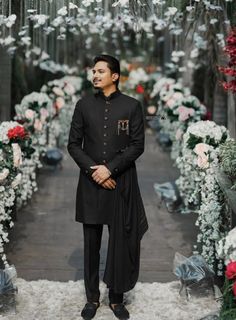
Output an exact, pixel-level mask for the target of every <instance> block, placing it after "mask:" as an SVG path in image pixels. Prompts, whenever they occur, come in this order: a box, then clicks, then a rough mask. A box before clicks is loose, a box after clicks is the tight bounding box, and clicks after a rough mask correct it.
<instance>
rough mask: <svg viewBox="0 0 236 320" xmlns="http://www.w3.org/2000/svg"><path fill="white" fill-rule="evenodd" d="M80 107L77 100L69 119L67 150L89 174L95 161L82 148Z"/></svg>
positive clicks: (82, 136) (82, 127) (82, 129)
mask: <svg viewBox="0 0 236 320" xmlns="http://www.w3.org/2000/svg"><path fill="white" fill-rule="evenodd" d="M81 107H82V105H81V100H79V101H78V102H77V104H76V106H75V110H74V114H73V117H72V121H71V127H70V133H69V141H68V144H67V150H68V152H69V154H70V155H71V157H72V158H73V159H74V161H75V162H76V163H77V165H78V166H79V167H80V169H81V170H83V172H84V173H86V174H87V175H89V176H91V174H92V173H93V172H94V170H93V169H91V168H90V166H95V165H96V162H95V161H94V160H93V159H91V157H90V156H89V155H88V154H87V153H86V152H85V151H84V150H83V149H82V143H83V139H84V119H83V114H82V110H81Z"/></svg>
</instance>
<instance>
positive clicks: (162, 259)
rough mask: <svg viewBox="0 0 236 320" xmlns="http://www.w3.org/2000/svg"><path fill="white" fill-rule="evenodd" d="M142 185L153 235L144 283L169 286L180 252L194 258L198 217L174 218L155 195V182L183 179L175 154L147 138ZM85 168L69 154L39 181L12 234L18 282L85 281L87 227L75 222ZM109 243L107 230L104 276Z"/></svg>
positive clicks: (145, 255) (145, 250)
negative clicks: (81, 172)
mask: <svg viewBox="0 0 236 320" xmlns="http://www.w3.org/2000/svg"><path fill="white" fill-rule="evenodd" d="M136 164H137V169H138V177H139V185H140V190H141V194H142V197H143V202H144V205H145V209H146V214H147V217H148V221H149V230H148V231H147V233H146V234H145V235H144V237H143V240H142V247H141V266H140V276H139V281H141V282H168V281H172V280H175V279H176V277H175V276H174V274H173V273H172V266H173V258H174V254H175V252H180V253H181V254H183V255H190V254H191V250H192V245H193V244H194V243H195V240H196V233H197V230H196V227H195V226H194V221H195V219H196V217H195V216H194V214H189V215H181V214H171V213H169V212H168V211H167V210H166V208H165V207H164V205H162V206H160V205H159V204H160V199H159V198H158V197H157V195H156V194H155V192H154V188H153V184H154V182H166V181H172V180H174V179H175V178H176V177H178V172H177V170H176V168H174V167H173V166H172V162H171V160H170V157H169V154H168V153H164V152H163V151H162V150H161V149H160V147H159V146H158V144H157V143H156V141H155V136H154V134H151V133H150V132H149V133H146V147H145V152H144V153H143V155H142V156H141V157H140V158H139V159H138V160H137V161H136ZM78 176H79V168H78V167H77V166H76V164H75V163H74V162H73V160H72V159H71V158H70V157H69V155H68V153H67V152H66V151H65V157H64V161H63V167H62V169H57V170H52V169H51V168H43V169H42V170H41V172H40V174H39V176H38V183H39V191H38V192H37V193H35V194H34V196H33V198H32V199H31V201H30V202H29V203H28V204H27V206H25V207H24V208H23V209H21V210H20V211H19V212H18V213H17V221H16V223H15V226H14V228H13V229H12V230H11V234H10V243H9V244H8V246H7V248H6V249H7V256H8V260H9V262H10V263H11V264H14V265H15V267H16V269H17V272H18V276H19V277H21V278H23V279H26V280H37V279H47V280H55V281H68V280H79V279H83V233H82V225H81V224H80V223H77V222H75V220H74V216H75V194H76V186H77V181H78ZM107 240H108V231H107V227H106V226H104V233H103V240H102V249H101V262H100V264H101V265H100V275H101V276H102V275H103V271H104V268H105V262H106V248H107Z"/></svg>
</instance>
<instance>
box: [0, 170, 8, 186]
mask: <svg viewBox="0 0 236 320" xmlns="http://www.w3.org/2000/svg"><path fill="white" fill-rule="evenodd" d="M9 173H10V171H9V169H7V168H4V169H3V170H2V172H0V183H1V182H3V181H4V180H5V179H6V178H7V177H8V175H9Z"/></svg>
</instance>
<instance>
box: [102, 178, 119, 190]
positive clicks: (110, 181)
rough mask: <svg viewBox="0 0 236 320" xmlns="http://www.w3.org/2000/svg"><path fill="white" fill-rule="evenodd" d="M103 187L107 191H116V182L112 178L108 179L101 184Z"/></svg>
mask: <svg viewBox="0 0 236 320" xmlns="http://www.w3.org/2000/svg"><path fill="white" fill-rule="evenodd" d="M101 186H102V187H103V188H105V189H115V187H116V182H115V180H113V179H112V178H108V179H107V180H105V181H104V182H103V183H102V184H101Z"/></svg>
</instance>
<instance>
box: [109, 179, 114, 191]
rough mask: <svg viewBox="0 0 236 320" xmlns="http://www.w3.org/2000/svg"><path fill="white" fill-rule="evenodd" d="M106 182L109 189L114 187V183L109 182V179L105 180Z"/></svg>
mask: <svg viewBox="0 0 236 320" xmlns="http://www.w3.org/2000/svg"><path fill="white" fill-rule="evenodd" d="M107 184H108V185H109V187H110V188H111V189H114V185H113V183H112V182H111V181H109V180H108V181H107Z"/></svg>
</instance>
